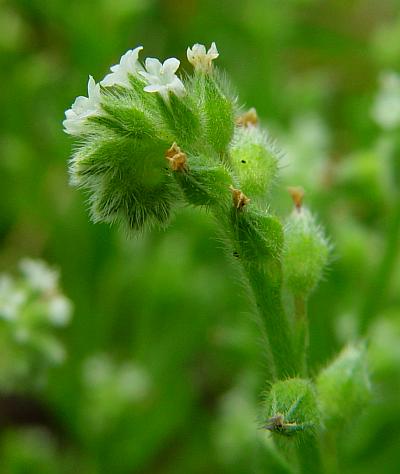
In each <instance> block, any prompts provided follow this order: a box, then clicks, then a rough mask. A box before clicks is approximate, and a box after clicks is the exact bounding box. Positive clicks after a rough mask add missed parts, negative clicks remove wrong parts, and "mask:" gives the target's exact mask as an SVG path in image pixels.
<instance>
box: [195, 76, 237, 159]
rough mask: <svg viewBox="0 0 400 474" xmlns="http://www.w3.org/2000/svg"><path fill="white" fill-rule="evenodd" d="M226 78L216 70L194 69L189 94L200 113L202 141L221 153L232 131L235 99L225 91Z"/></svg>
mask: <svg viewBox="0 0 400 474" xmlns="http://www.w3.org/2000/svg"><path fill="white" fill-rule="evenodd" d="M224 82H226V80H225V81H224V79H223V78H222V77H221V75H220V74H219V73H218V71H217V70H215V69H214V70H213V72H212V74H204V73H203V72H199V71H196V72H195V74H194V77H193V81H192V83H191V84H190V89H191V94H192V96H193V97H194V99H195V100H196V102H197V106H198V108H199V110H200V111H201V113H202V127H203V130H202V131H203V133H204V141H205V143H207V145H208V146H211V147H212V148H213V149H214V151H216V152H217V153H218V154H223V153H224V151H225V150H226V148H227V147H228V145H229V143H230V142H231V140H232V136H233V131H234V124H235V120H234V109H235V100H234V99H233V98H232V97H231V95H230V93H229V92H227V91H226V89H227V86H226V84H224Z"/></svg>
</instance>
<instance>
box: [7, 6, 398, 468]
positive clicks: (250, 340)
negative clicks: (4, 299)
mask: <svg viewBox="0 0 400 474" xmlns="http://www.w3.org/2000/svg"><path fill="white" fill-rule="evenodd" d="M211 41H215V42H216V43H217V46H218V49H219V51H220V58H219V59H218V66H220V67H221V68H223V69H225V70H226V71H227V72H228V74H229V76H230V77H231V79H232V81H233V83H234V85H235V87H236V90H237V92H238V95H239V97H240V103H242V104H243V105H244V106H245V107H251V106H255V107H256V108H257V111H258V114H259V116H260V118H261V120H262V122H263V123H264V124H265V125H266V126H267V128H268V129H269V130H270V132H271V134H272V136H274V137H276V139H277V145H278V147H279V148H280V149H281V150H282V155H283V157H282V165H281V171H282V173H281V181H280V182H278V183H277V185H276V189H275V191H274V193H273V196H272V201H273V202H272V205H273V208H274V209H276V210H277V212H279V213H280V214H281V215H282V216H284V215H286V214H287V213H288V212H289V211H290V206H291V204H290V200H289V198H288V197H287V192H286V191H285V186H287V185H302V186H304V188H305V189H306V202H307V204H308V205H309V206H310V207H311V208H312V209H313V210H314V211H315V212H316V213H317V214H318V216H319V220H320V222H321V224H323V225H324V226H325V227H326V228H327V232H328V234H329V235H330V236H331V240H332V242H333V244H334V249H335V250H334V259H333V262H332V264H331V266H330V269H329V271H328V272H327V274H326V278H325V281H324V282H323V283H322V284H321V285H320V287H319V288H318V290H317V291H316V292H315V294H314V295H313V296H312V300H311V303H310V319H311V366H312V368H313V370H314V371H316V370H318V369H319V368H320V367H322V366H323V365H324V364H326V363H327V362H328V361H329V360H330V358H331V357H332V356H333V355H334V354H335V353H336V352H337V351H338V350H339V349H340V347H341V346H342V345H343V344H344V343H345V342H346V341H347V340H348V339H349V338H352V337H354V336H357V335H358V334H368V337H369V340H370V347H371V354H372V355H371V359H372V367H373V380H374V392H375V397H374V403H373V404H372V406H371V407H370V409H369V410H368V411H367V412H366V413H365V414H364V415H363V416H362V418H361V421H358V422H357V423H355V424H352V423H350V427H349V430H348V433H347V434H346V435H345V436H344V438H343V439H341V440H339V444H338V448H337V449H338V453H339V458H340V461H339V463H340V468H339V470H338V471H332V472H344V473H358V472H360V473H361V472H363V473H371V474H372V473H376V472H382V473H398V472H400V453H399V446H400V400H399V393H400V352H399V347H400V321H399V318H400V291H399V289H400V272H399V268H400V266H399V265H398V264H399V255H398V252H397V249H398V247H399V243H398V230H396V229H398V223H397V224H396V222H397V221H396V216H397V215H398V210H397V209H398V202H399V200H400V198H399V191H398V189H399V186H398V181H399V180H398V175H399V174H400V173H398V169H399V164H398V160H399V155H398V154H396V149H400V147H399V146H398V135H399V133H398V129H397V133H396V130H394V131H393V130H392V131H390V132H387V131H384V130H381V129H380V128H379V126H378V125H377V124H376V123H375V122H374V121H373V119H372V116H371V109H372V106H373V103H374V100H375V97H376V94H377V91H378V89H379V76H380V74H381V72H382V71H385V70H393V71H396V70H397V71H399V69H400V2H399V1H397V0H358V1H355V0H326V1H322V0H320V1H317V0H287V1H278V0H245V1H239V0H218V1H211V0H204V1H201V0H186V1H182V0H164V1H162V0H159V1H156V0H93V1H90V0H47V1H45V0H13V1H7V0H0V54H1V55H0V65H1V71H2V74H1V76H2V77H1V87H0V126H1V136H0V245H1V246H0V271H1V272H9V273H12V274H15V272H16V268H17V265H18V261H19V260H20V259H21V258H22V257H26V256H28V257H33V258H36V257H37V258H41V259H43V260H45V261H47V262H49V264H51V265H52V266H55V267H57V268H59V270H60V272H61V281H62V288H63V290H64V292H65V294H66V295H67V296H68V297H69V298H70V299H71V300H72V302H73V305H74V315H73V319H72V321H71V323H70V324H69V326H68V327H67V328H66V329H62V330H57V332H58V337H59V338H60V339H61V340H63V343H64V346H65V349H66V353H67V358H66V361H65V362H64V364H62V365H60V366H59V367H57V368H54V369H53V370H51V371H50V372H49V374H48V381H47V383H46V384H45V385H44V386H41V387H40V388H37V387H31V384H30V383H29V381H28V382H27V384H26V387H22V388H20V389H18V390H15V391H9V390H8V391H7V390H5V389H3V388H2V387H0V473H1V474H20V473H21V474H22V473H24V474H25V473H27V474H30V473H35V474H36V473H38V474H41V473H44V474H47V473H61V474H64V473H66V474H67V473H68V474H70V473H82V474H95V473H96V474H97V473H107V474H119V473H121V474H122V473H143V474H181V473H182V474H183V473H193V474H203V473H212V474H219V473H250V472H258V471H256V469H257V466H256V464H257V460H256V458H257V453H256V452H255V453H254V455H253V454H252V455H251V456H249V452H248V449H247V444H246V443H248V437H249V433H248V430H249V429H250V430H251V429H252V428H251V427H252V423H253V422H254V420H255V419H256V416H257V408H258V407H259V405H260V393H261V391H262V390H263V389H264V388H265V380H264V371H265V362H264V359H265V358H264V351H263V347H262V339H261V337H260V336H259V333H258V328H257V325H256V324H255V322H254V317H253V315H252V314H251V312H250V309H249V305H248V301H247V300H246V298H245V296H244V294H243V291H242V289H241V287H240V284H239V283H238V281H237V279H236V277H235V272H234V269H233V267H231V265H230V263H229V262H228V261H227V259H226V258H225V256H224V254H223V251H222V248H221V245H220V244H219V242H218V240H217V239H216V233H215V226H214V223H213V221H212V219H211V217H210V216H208V215H207V214H206V213H201V212H199V211H198V210H194V209H189V208H184V209H182V210H181V211H180V212H179V213H178V214H177V216H176V218H175V219H174V221H173V223H172V225H171V226H170V227H169V228H168V229H167V230H166V231H154V232H151V233H149V234H146V235H142V236H135V237H132V236H127V235H125V234H124V233H123V232H122V231H121V230H119V229H118V228H115V227H114V228H109V227H107V226H106V225H94V224H92V223H91V222H89V218H88V213H87V209H86V205H85V196H84V195H83V194H82V193H80V192H79V191H77V190H76V189H73V188H71V187H69V185H68V174H67V160H68V157H69V156H70V153H71V140H70V137H68V136H67V135H65V134H64V133H63V131H62V125H61V122H62V120H63V118H64V111H65V109H67V108H69V107H70V105H71V103H72V102H73V100H74V98H75V97H76V96H78V95H84V94H85V93H86V83H87V77H88V75H89V74H92V75H93V76H94V78H95V79H96V81H98V80H100V79H101V78H102V77H104V75H105V74H106V72H107V70H108V68H109V66H110V65H112V64H115V63H117V62H118V61H119V57H120V56H121V54H122V53H123V52H125V51H126V50H127V49H130V48H133V47H135V46H137V45H139V44H142V45H143V46H144V55H143V57H145V56H154V57H159V58H162V59H164V58H166V57H170V56H175V57H177V58H179V59H180V60H181V62H182V68H183V69H184V70H185V69H186V70H190V69H189V64H188V63H187V60H186V48H187V47H188V46H191V45H192V44H193V43H195V42H200V43H205V44H207V45H208V44H210V43H211ZM396 170H397V171H396ZM396 172H397V173H398V174H397V175H396ZM396 176H397V177H396ZM396 180H397V181H396ZM396 213H397V214H396ZM396 225H397V227H396ZM396 232H397V234H396ZM385 256H386V260H385ZM379 272H381V273H379ZM360 321H362V322H361V323H360ZM0 357H1V347H0ZM253 461H254V466H253V465H252V462H253ZM271 469H272V468H271ZM261 472H275V471H273V470H271V471H269V470H268V469H267V468H265V469H264V470H263V471H261Z"/></svg>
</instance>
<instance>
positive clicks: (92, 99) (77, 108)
mask: <svg viewBox="0 0 400 474" xmlns="http://www.w3.org/2000/svg"><path fill="white" fill-rule="evenodd" d="M100 100H101V98H100V85H99V84H96V82H95V81H94V79H93V77H92V76H89V82H88V97H83V96H79V97H77V98H76V99H75V102H74V103H73V104H72V106H71V108H70V109H68V110H67V111H66V112H65V120H64V122H63V125H64V132H65V133H68V134H69V135H80V134H81V133H82V132H83V131H84V124H85V119H86V118H88V117H92V116H93V115H98V114H99V113H100V112H101V107H100Z"/></svg>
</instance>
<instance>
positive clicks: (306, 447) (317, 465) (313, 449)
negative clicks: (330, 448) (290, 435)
mask: <svg viewBox="0 0 400 474" xmlns="http://www.w3.org/2000/svg"><path fill="white" fill-rule="evenodd" d="M297 458H298V461H299V471H300V472H301V473H302V474H322V473H323V472H324V470H323V467H322V460H321V451H320V446H319V442H318V438H317V437H316V436H314V435H309V436H307V438H306V439H305V440H304V441H303V442H302V443H300V444H298V446H297Z"/></svg>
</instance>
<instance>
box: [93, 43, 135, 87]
mask: <svg viewBox="0 0 400 474" xmlns="http://www.w3.org/2000/svg"><path fill="white" fill-rule="evenodd" d="M142 49H143V46H138V47H137V48H135V49H130V50H129V51H127V52H126V53H125V54H124V55H123V56H121V59H120V61H119V64H116V65H115V66H111V68H110V69H111V73H110V74H107V76H106V77H105V78H104V79H103V80H102V81H101V82H100V84H101V85H102V86H113V85H115V84H118V85H120V86H124V87H130V82H129V74H131V75H133V76H134V75H137V73H138V72H139V71H143V68H142V66H141V64H140V63H139V61H138V57H139V53H140V51H141V50H142Z"/></svg>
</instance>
